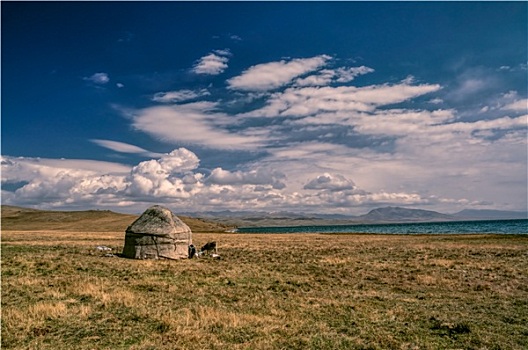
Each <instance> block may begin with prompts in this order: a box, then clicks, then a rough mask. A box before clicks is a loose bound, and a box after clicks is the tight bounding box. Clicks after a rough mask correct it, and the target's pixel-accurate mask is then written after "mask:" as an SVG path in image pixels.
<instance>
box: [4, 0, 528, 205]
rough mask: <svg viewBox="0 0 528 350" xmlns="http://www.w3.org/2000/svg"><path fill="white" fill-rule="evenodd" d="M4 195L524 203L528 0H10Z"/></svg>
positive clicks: (18, 201) (22, 198) (35, 200)
mask: <svg viewBox="0 0 528 350" xmlns="http://www.w3.org/2000/svg"><path fill="white" fill-rule="evenodd" d="M1 16H2V18H1V20H2V23H1V40H2V47H1V49H2V62H1V80H2V86H1V94H2V99H1V100H2V104H1V128H2V129H1V136H2V140H1V147H2V148H1V154H2V161H1V164H2V168H1V170H2V174H1V178H2V204H9V205H18V206H25V207H32V208H38V209H57V210H59V209H60V210H84V209H105V210H106V209H108V210H115V211H118V212H130V213H138V212H141V211H143V210H144V209H145V208H147V207H148V206H150V205H153V204H161V205H166V206H168V207H169V208H171V209H172V210H173V211H175V212H202V211H223V210H235V211H239V210H242V211H267V212H276V211H288V212H296V213H335V214H349V215H358V214H364V213H366V212H368V211H369V210H371V209H373V208H377V207H384V206H400V207H406V208H418V209H427V210H436V211H440V212H444V213H454V212H457V211H460V210H463V209H499V210H517V211H526V210H527V206H528V204H527V198H528V193H527V188H528V185H527V174H528V170H527V163H528V154H527V126H528V124H527V118H528V116H527V115H528V99H527V98H528V95H527V94H528V92H527V86H528V72H527V62H528V50H527V47H528V38H527V29H526V28H527V25H528V20H527V16H528V3H526V2H433V3H430V2H429V3H428V2H404V3H400V2H257V3H255V2H154V3H153V2H6V1H2V2H1Z"/></svg>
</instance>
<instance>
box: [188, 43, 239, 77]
mask: <svg viewBox="0 0 528 350" xmlns="http://www.w3.org/2000/svg"><path fill="white" fill-rule="evenodd" d="M229 56H231V53H230V51H229V50H227V49H226V50H216V51H213V52H211V53H210V54H208V55H206V56H203V57H202V58H200V59H199V60H198V61H197V62H196V64H195V65H194V67H193V69H192V71H193V72H194V73H196V74H204V75H218V74H220V73H223V72H224V71H225V70H226V69H227V67H228V66H227V62H229Z"/></svg>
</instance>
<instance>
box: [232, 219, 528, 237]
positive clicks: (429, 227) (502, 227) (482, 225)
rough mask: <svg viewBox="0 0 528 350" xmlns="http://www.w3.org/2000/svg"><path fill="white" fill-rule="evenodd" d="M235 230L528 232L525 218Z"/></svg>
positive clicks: (527, 221) (252, 231) (256, 231)
mask: <svg viewBox="0 0 528 350" xmlns="http://www.w3.org/2000/svg"><path fill="white" fill-rule="evenodd" d="M237 232H238V233H377V234H424V233H427V234H460V233H497V234H528V219H523V220H487V221H452V222H427V223H406V224H354V225H335V226H294V227H293V226H292V227H240V228H238V230H237Z"/></svg>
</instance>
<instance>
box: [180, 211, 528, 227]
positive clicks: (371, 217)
mask: <svg viewBox="0 0 528 350" xmlns="http://www.w3.org/2000/svg"><path fill="white" fill-rule="evenodd" d="M184 215H187V216H191V217H197V218H203V219H207V220H213V221H216V222H221V223H223V224H226V225H233V226H238V227H255V226H261V227H265V226H309V225H349V224H362V223H369V224H375V223H409V222H440V221H470V220H514V219H527V218H528V214H527V213H526V212H520V211H502V210H475V209H465V210H462V211H460V212H457V213H453V214H443V213H439V212H436V211H432V210H423V209H409V208H401V207H383V208H376V209H372V210H371V211H369V212H368V213H367V214H363V215H358V216H354V215H343V214H314V213H308V214H299V213H291V212H263V211H230V210H226V211H220V212H202V213H197V212H194V213H184Z"/></svg>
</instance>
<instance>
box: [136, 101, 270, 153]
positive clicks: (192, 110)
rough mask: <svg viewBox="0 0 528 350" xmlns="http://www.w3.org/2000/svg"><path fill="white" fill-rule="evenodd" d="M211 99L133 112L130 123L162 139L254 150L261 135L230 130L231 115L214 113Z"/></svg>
mask: <svg viewBox="0 0 528 350" xmlns="http://www.w3.org/2000/svg"><path fill="white" fill-rule="evenodd" d="M216 106H217V105H216V104H215V103H212V102H194V103H187V104H180V105H173V106H160V107H149V108H145V109H141V110H138V111H136V112H135V113H134V117H133V119H134V121H133V126H134V128H136V129H137V130H140V131H143V132H145V133H148V134H150V135H152V136H154V137H156V138H158V139H160V140H162V141H165V142H171V143H175V144H194V145H201V146H205V147H214V148H219V149H256V148H258V147H259V146H261V145H262V142H263V140H264V139H263V138H262V137H260V136H255V135H252V134H251V132H250V131H248V132H245V131H244V130H242V131H230V130H229V129H228V128H227V126H232V123H233V118H231V117H229V116H228V115H226V114H224V113H220V112H216V111H215V108H216Z"/></svg>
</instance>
